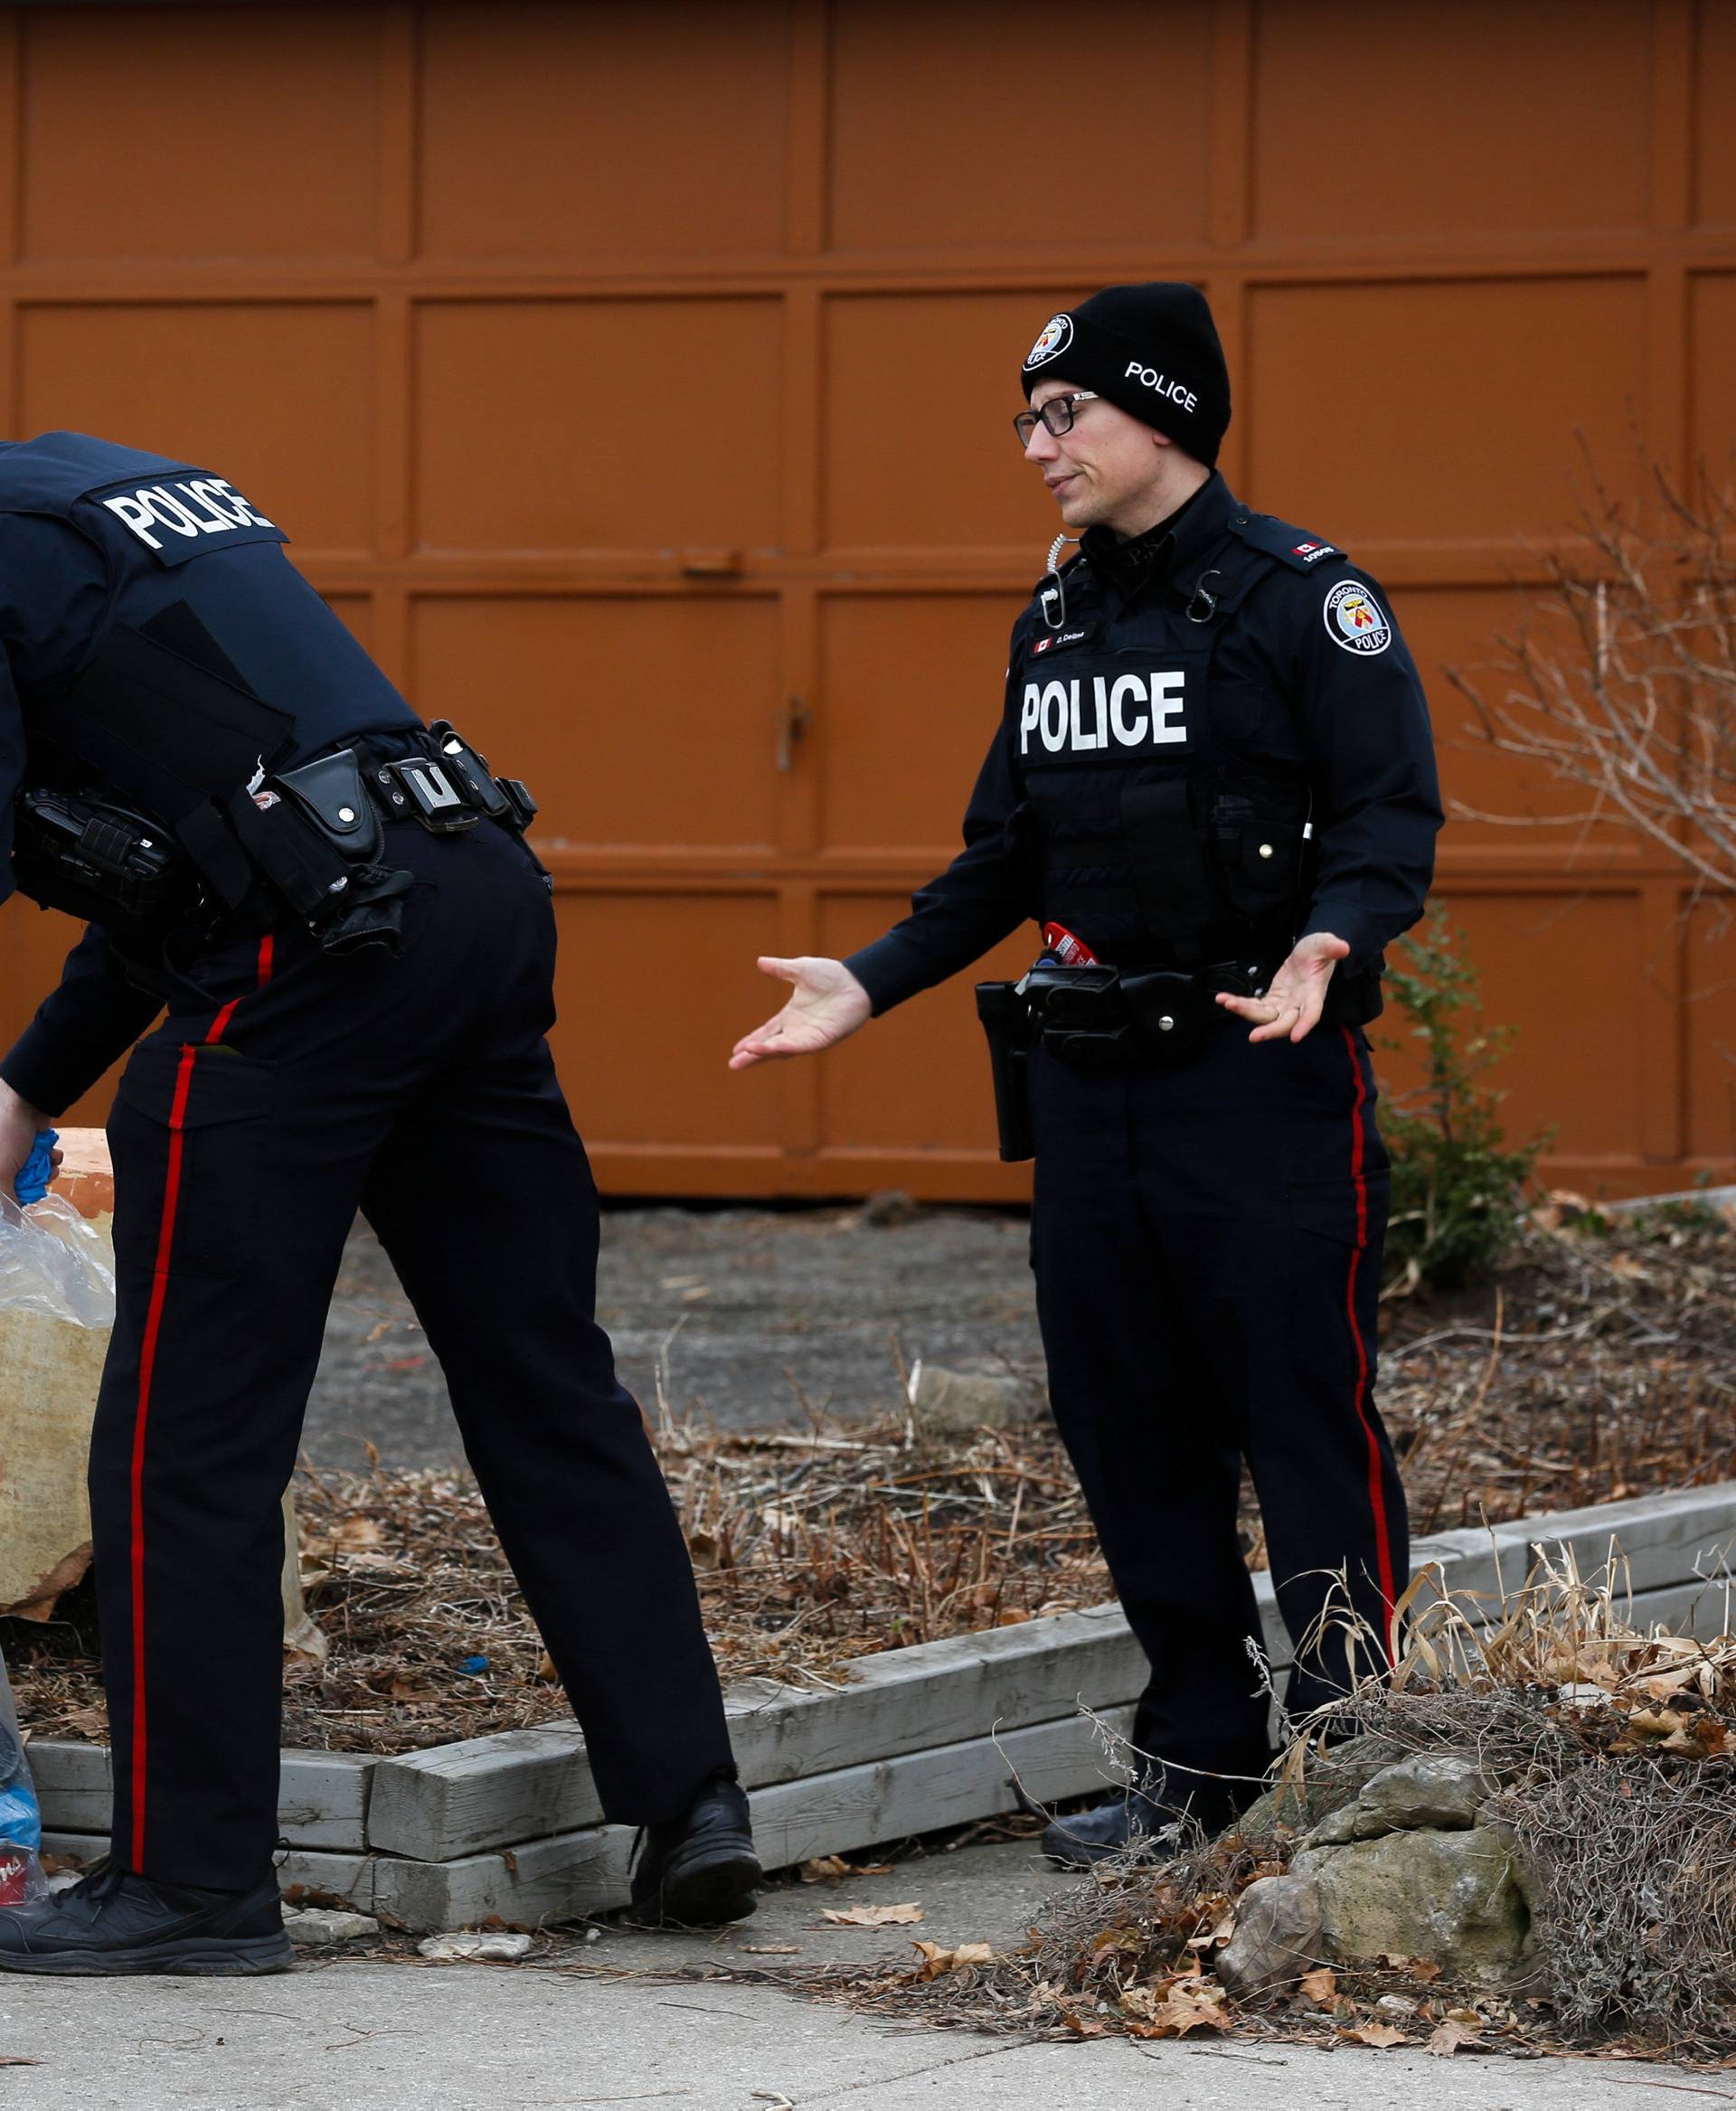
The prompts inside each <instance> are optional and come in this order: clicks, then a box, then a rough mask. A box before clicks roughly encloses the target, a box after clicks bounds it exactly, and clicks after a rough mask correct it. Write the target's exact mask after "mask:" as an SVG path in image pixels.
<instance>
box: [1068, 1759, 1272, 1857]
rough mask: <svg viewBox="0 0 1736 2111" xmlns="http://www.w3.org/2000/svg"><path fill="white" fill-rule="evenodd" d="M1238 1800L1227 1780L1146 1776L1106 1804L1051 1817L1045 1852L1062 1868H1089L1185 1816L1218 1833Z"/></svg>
mask: <svg viewBox="0 0 1736 2111" xmlns="http://www.w3.org/2000/svg"><path fill="white" fill-rule="evenodd" d="M1240 1801H1241V1799H1240V1798H1239V1797H1238V1796H1237V1795H1236V1794H1235V1793H1234V1785H1232V1784H1231V1783H1230V1782H1227V1781H1212V1780H1206V1781H1198V1782H1194V1783H1191V1784H1190V1783H1189V1782H1188V1777H1187V1776H1179V1777H1178V1776H1174V1775H1170V1774H1165V1773H1159V1774H1156V1775H1148V1776H1146V1779H1145V1780H1144V1781H1142V1782H1141V1783H1139V1784H1138V1785H1137V1786H1135V1787H1129V1788H1123V1789H1120V1790H1118V1792H1117V1793H1116V1794H1115V1795H1112V1796H1110V1798H1109V1801H1108V1802H1107V1803H1100V1804H1096V1805H1093V1806H1092V1807H1091V1809H1090V1810H1088V1811H1078V1812H1075V1813H1074V1814H1073V1815H1072V1816H1071V1818H1052V1819H1051V1820H1050V1822H1049V1824H1047V1825H1046V1826H1045V1827H1044V1828H1043V1842H1042V1845H1043V1852H1044V1853H1045V1854H1046V1855H1047V1856H1048V1857H1049V1859H1050V1861H1053V1862H1059V1863H1060V1865H1061V1868H1062V1869H1090V1867H1091V1866H1092V1864H1093V1863H1094V1862H1099V1861H1109V1860H1110V1859H1111V1858H1112V1857H1114V1856H1116V1855H1118V1854H1134V1853H1137V1852H1140V1851H1141V1850H1142V1849H1144V1848H1147V1847H1149V1846H1150V1845H1152V1844H1153V1843H1154V1842H1156V1836H1157V1835H1158V1834H1160V1833H1163V1832H1165V1829H1167V1828H1170V1827H1173V1826H1175V1825H1178V1824H1181V1823H1182V1822H1183V1821H1184V1819H1189V1818H1191V1819H1192V1820H1193V1821H1194V1824H1197V1825H1199V1826H1201V1827H1202V1828H1203V1830H1204V1831H1205V1832H1206V1833H1208V1834H1210V1833H1216V1832H1220V1831H1222V1828H1223V1827H1224V1826H1225V1825H1227V1824H1229V1823H1230V1821H1231V1818H1233V1817H1234V1816H1235V1815H1236V1813H1237V1810H1238V1808H1239V1806H1240Z"/></svg>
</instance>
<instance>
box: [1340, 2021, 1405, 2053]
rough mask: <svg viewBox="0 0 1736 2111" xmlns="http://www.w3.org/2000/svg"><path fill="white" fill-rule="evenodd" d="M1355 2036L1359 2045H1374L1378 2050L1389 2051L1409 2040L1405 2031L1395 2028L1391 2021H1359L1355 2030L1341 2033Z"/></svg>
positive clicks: (1348, 2036) (1347, 2036)
mask: <svg viewBox="0 0 1736 2111" xmlns="http://www.w3.org/2000/svg"><path fill="white" fill-rule="evenodd" d="M1340 2035H1341V2036H1343V2037H1345V2038H1354V2040H1355V2041H1356V2042H1357V2044H1359V2045H1372V2046H1373V2047H1374V2049H1375V2050H1376V2051H1378V2052H1386V2051H1389V2050H1391V2049H1392V2047H1393V2046H1394V2045H1403V2044H1405V2043H1406V2042H1407V2040H1406V2038H1405V2035H1404V2032H1403V2031H1400V2030H1395V2029H1394V2028H1393V2026H1392V2024H1391V2023H1359V2024H1358V2025H1357V2027H1356V2028H1355V2029H1354V2031H1342V2032H1341V2033H1340Z"/></svg>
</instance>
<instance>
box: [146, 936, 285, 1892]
mask: <svg viewBox="0 0 1736 2111" xmlns="http://www.w3.org/2000/svg"><path fill="white" fill-rule="evenodd" d="M270 979H271V935H270V933H269V931H268V932H267V934H266V935H265V937H264V938H261V939H260V940H259V981H258V984H257V985H256V986H257V987H258V988H259V989H263V988H264V987H265V985H266V984H267V983H268V982H269V981H270ZM240 1003H241V999H240V998H239V997H231V999H230V1001H229V1003H228V1004H225V1005H224V1006H223V1008H222V1011H221V1012H219V1013H218V1014H217V1016H216V1017H215V1019H213V1020H212V1023H211V1031H210V1032H209V1033H207V1034H206V1035H205V1040H204V1045H205V1046H206V1047H207V1048H211V1047H214V1046H215V1045H216V1044H217V1042H219V1041H222V1038H223V1035H224V1034H225V1033H226V1032H228V1030H229V1023H230V1021H231V1019H232V1018H233V1017H234V1016H235V1007H236V1005H237V1004H240ZM198 1052H199V1051H198V1050H197V1049H196V1048H194V1047H193V1046H192V1044H191V1043H189V1044H187V1045H186V1046H184V1048H183V1049H182V1051H181V1061H180V1065H179V1068H178V1069H177V1070H176V1071H175V1098H174V1101H173V1103H172V1105H171V1106H170V1108H169V1162H168V1168H167V1171H166V1172H165V1174H164V1179H163V1220H162V1222H161V1224H160V1225H159V1226H158V1228H157V1234H156V1268H155V1269H154V1270H153V1271H152V1276H151V1301H150V1305H149V1306H148V1308H147V1309H146V1315H145V1335H144V1340H143V1342H142V1343H141V1344H140V1348H139V1352H138V1412H137V1417H136V1418H135V1420H134V1423H133V1465H132V1526H133V1550H132V1552H133V1563H132V1568H133V1749H132V1769H133V1832H132V1853H131V1865H132V1867H133V1868H134V1869H141V1868H143V1866H144V1858H145V1786H146V1771H147V1770H146V1756H147V1754H148V1752H149V1749H150V1744H149V1739H148V1736H147V1732H146V1682H145V1432H146V1428H147V1426H148V1425H149V1422H150V1418H151V1380H152V1378H153V1376H154V1375H155V1373H156V1343H157V1337H158V1336H159V1334H161V1333H162V1331H163V1304H164V1300H165V1298H166V1296H168V1289H169V1256H170V1254H171V1253H172V1252H173V1250H174V1248H175V1211H176V1209H177V1207H178V1206H179V1203H180V1200H181V1157H182V1152H183V1148H184V1136H185V1134H186V1123H187V1101H188V1099H189V1098H190V1097H191V1096H192V1092H193V1063H194V1061H195V1060H196V1059H197V1056H198Z"/></svg>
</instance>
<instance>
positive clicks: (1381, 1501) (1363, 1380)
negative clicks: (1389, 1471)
mask: <svg viewBox="0 0 1736 2111" xmlns="http://www.w3.org/2000/svg"><path fill="white" fill-rule="evenodd" d="M1339 1031H1340V1032H1342V1033H1343V1035H1344V1047H1345V1048H1346V1050H1347V1051H1349V1054H1350V1068H1351V1074H1352V1076H1353V1077H1354V1079H1355V1080H1356V1098H1355V1103H1354V1106H1353V1107H1352V1108H1351V1114H1350V1134H1351V1145H1350V1177H1351V1181H1352V1183H1353V1184H1354V1187H1355V1190H1356V1243H1355V1245H1354V1247H1353V1248H1352V1249H1351V1254H1350V1274H1349V1277H1348V1280H1347V1281H1346V1283H1345V1286H1344V1310H1345V1312H1346V1314H1347V1315H1348V1317H1349V1320H1350V1338H1351V1340H1352V1341H1353V1342H1354V1343H1355V1344H1356V1417H1357V1419H1358V1420H1359V1421H1360V1422H1361V1423H1362V1426H1363V1437H1365V1438H1366V1440H1367V1443H1368V1501H1369V1507H1370V1508H1371V1509H1372V1510H1373V1513H1374V1549H1375V1560H1376V1561H1377V1563H1378V1565H1379V1569H1380V1583H1381V1597H1382V1602H1383V1603H1384V1605H1385V1607H1386V1632H1385V1634H1384V1635H1382V1644H1383V1646H1384V1647H1385V1650H1386V1655H1387V1662H1388V1663H1389V1664H1390V1663H1392V1660H1393V1658H1394V1657H1395V1656H1396V1655H1397V1654H1398V1637H1397V1636H1396V1635H1395V1634H1394V1633H1393V1621H1392V1609H1393V1607H1394V1606H1395V1605H1396V1604H1397V1602H1398V1593H1397V1591H1396V1589H1395V1588H1394V1587H1393V1577H1392V1529H1391V1527H1390V1525H1389V1523H1388V1522H1387V1515H1386V1484H1385V1478H1384V1475H1382V1470H1381V1445H1380V1439H1379V1438H1378V1437H1376V1436H1375V1434H1374V1425H1373V1422H1372V1421H1371V1420H1370V1419H1369V1413H1368V1344H1367V1343H1365V1342H1364V1341H1363V1330H1362V1328H1361V1326H1360V1325H1359V1324H1358V1323H1357V1318H1356V1278H1357V1276H1358V1274H1359V1272H1360V1271H1361V1268H1362V1261H1363V1254H1364V1253H1365V1252H1366V1251H1367V1249H1368V1180H1367V1176H1366V1173H1364V1171H1363V1108H1364V1107H1365V1106H1366V1105H1367V1103H1368V1088H1367V1086H1366V1085H1365V1084H1364V1083H1363V1065H1362V1060H1361V1057H1360V1055H1359V1053H1358V1051H1357V1047H1356V1037H1355V1035H1354V1033H1353V1032H1351V1030H1350V1028H1349V1027H1348V1026H1344V1027H1341V1028H1340V1029H1339Z"/></svg>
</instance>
